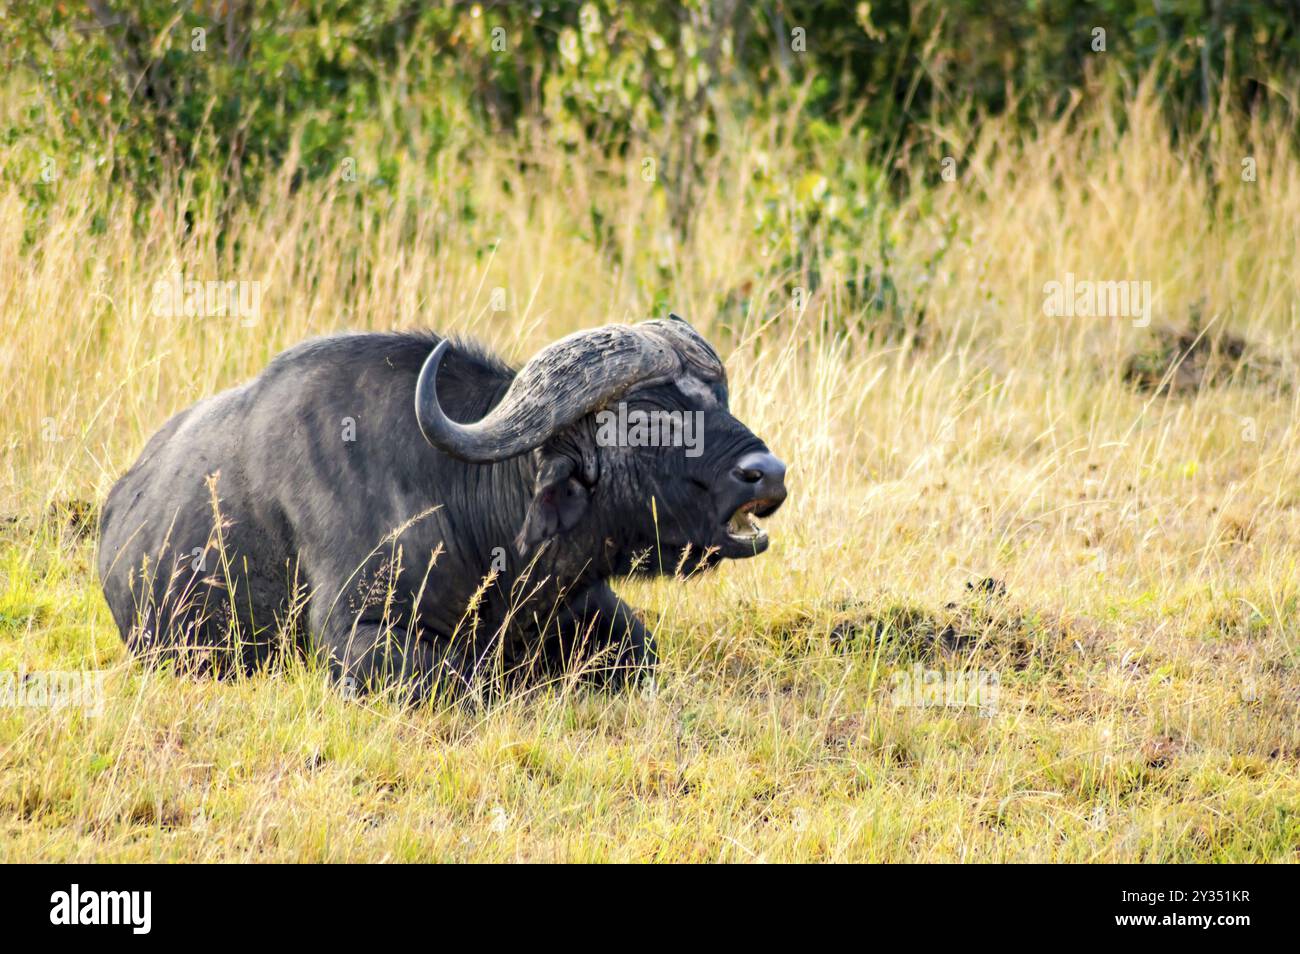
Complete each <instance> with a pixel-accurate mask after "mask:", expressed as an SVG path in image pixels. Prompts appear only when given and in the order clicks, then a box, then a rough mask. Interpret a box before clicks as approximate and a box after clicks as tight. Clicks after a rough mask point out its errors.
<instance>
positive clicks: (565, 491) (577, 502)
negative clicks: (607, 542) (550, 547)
mask: <svg viewBox="0 0 1300 954" xmlns="http://www.w3.org/2000/svg"><path fill="white" fill-rule="evenodd" d="M573 471H574V465H573V462H572V461H570V460H569V459H568V458H565V457H550V458H544V459H543V463H542V469H541V470H540V471H539V472H538V474H537V489H536V491H535V492H534V494H533V499H532V501H531V502H530V503H529V504H528V513H527V515H525V517H524V525H523V527H521V528H520V530H519V535H518V536H517V537H515V547H516V548H517V549H518V550H519V555H520V556H523V555H524V554H526V553H527V552H528V551H529V550H530V549H532V548H533V547H535V546H537V544H539V543H541V542H542V541H544V540H549V539H550V538H551V537H553V536H556V535H557V534H560V533H565V532H567V531H569V530H572V529H573V528H574V527H576V526H577V525H578V521H579V520H581V519H582V515H583V514H585V513H586V512H587V505H588V503H590V501H591V491H590V490H589V489H588V488H586V487H585V486H583V484H582V483H581V481H579V480H578V479H577V478H576V477H574V476H573Z"/></svg>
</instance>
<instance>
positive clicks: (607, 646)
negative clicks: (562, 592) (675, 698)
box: [547, 583, 659, 689]
mask: <svg viewBox="0 0 1300 954" xmlns="http://www.w3.org/2000/svg"><path fill="white" fill-rule="evenodd" d="M558 624H559V636H558V639H557V640H555V641H552V642H550V643H548V653H547V657H548V659H547V661H548V664H549V665H550V666H554V665H555V664H557V663H558V664H559V665H560V666H562V667H565V668H568V667H571V666H573V665H575V664H578V665H584V666H588V672H589V674H590V676H591V678H592V679H593V680H594V681H595V682H596V683H598V684H600V685H605V686H609V687H610V688H615V689H617V688H621V687H622V686H624V685H625V684H626V683H627V682H628V681H630V680H632V681H635V680H638V679H640V678H642V677H643V676H648V675H650V674H652V673H653V672H654V670H655V667H656V666H657V665H658V663H659V654H658V651H657V650H656V648H655V638H654V634H653V633H652V632H650V630H649V629H647V628H646V625H645V624H644V623H643V622H641V619H640V617H638V616H637V614H636V611H635V610H633V609H632V607H630V606H628V605H627V604H626V603H624V602H623V601H622V600H621V599H619V598H618V596H617V595H615V593H614V591H613V590H611V589H610V588H609V586H608V585H606V584H604V583H599V584H596V585H594V586H592V587H590V588H588V589H587V590H584V591H583V592H582V593H580V594H578V595H576V596H575V597H574V598H573V599H572V600H570V601H569V603H568V604H567V605H566V606H565V608H564V610H563V611H562V612H561V613H560V615H559V619H558Z"/></svg>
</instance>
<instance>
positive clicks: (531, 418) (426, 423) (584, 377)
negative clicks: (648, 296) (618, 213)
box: [415, 321, 721, 464]
mask: <svg viewBox="0 0 1300 954" xmlns="http://www.w3.org/2000/svg"><path fill="white" fill-rule="evenodd" d="M666 324H667V323H666V322H662V321H649V322H645V323H643V324H642V325H639V326H637V327H630V326H628V325H607V326H606V327H604V328H596V329H594V330H592V331H579V332H577V333H575V334H571V335H569V336H568V337H567V338H561V339H560V340H559V341H557V342H555V343H554V344H552V345H549V346H547V347H546V348H543V349H542V350H541V351H539V352H538V353H537V354H536V355H535V356H534V357H533V359H532V360H531V361H529V362H528V363H527V364H526V365H524V367H523V368H522V369H521V370H520V372H519V373H518V374H517V375H515V379H514V381H512V382H511V384H510V389H509V390H508V391H506V394H505V397H503V398H502V399H501V402H500V403H499V404H498V405H497V406H496V407H494V408H493V409H492V410H491V411H489V412H488V414H487V416H486V417H484V418H483V419H482V420H481V421H478V422H476V423H473V424H457V423H456V422H455V421H453V420H451V419H450V418H448V417H447V415H446V412H444V411H443V409H442V406H441V405H440V404H439V403H438V389H437V384H438V367H439V365H441V363H442V359H443V357H444V356H445V355H446V353H447V349H448V347H449V345H448V343H447V342H446V341H442V342H439V344H438V346H437V347H436V348H434V349H433V352H432V353H431V354H430V355H429V357H428V358H427V359H426V360H425V362H424V367H423V368H422V369H421V370H420V378H419V381H418V382H417V384H416V386H415V416H416V420H418V421H419V424H420V430H421V431H422V432H423V433H424V437H425V440H427V441H428V442H429V443H430V444H432V445H433V446H434V447H436V448H437V449H438V450H440V451H443V452H445V453H447V454H450V455H451V456H453V457H457V458H459V459H461V460H464V461H469V462H471V463H476V464H486V463H491V462H493V461H498V460H506V459H507V458H510V457H517V456H518V455H520V454H523V453H526V452H527V451H530V450H532V449H533V448H535V447H539V446H541V445H542V444H543V443H545V442H546V440H547V439H548V438H549V437H550V436H551V435H552V434H554V433H555V432H556V431H558V430H561V429H563V428H565V427H568V426H569V425H570V424H572V423H573V422H574V421H576V420H578V419H579V418H581V417H583V416H585V415H587V414H590V413H591V412H592V411H595V410H597V409H599V408H601V407H603V406H604V405H605V404H607V403H609V402H610V401H612V400H615V399H617V398H619V397H621V396H622V395H624V394H626V393H627V392H628V391H629V390H631V389H632V388H634V387H637V386H640V385H646V384H655V383H659V382H661V381H668V380H672V379H673V378H674V377H675V376H676V375H677V374H678V373H679V372H680V371H681V369H682V366H683V363H684V359H685V358H686V357H687V356H686V355H683V354H682V353H680V350H681V344H682V342H681V339H682V337H683V332H682V331H681V330H679V329H678V328H674V329H673V330H672V331H671V332H668V333H665V329H664V328H662V327H659V326H663V325H666ZM674 324H676V323H674ZM681 325H682V326H685V327H686V328H689V327H690V326H689V325H685V323H684V322H682V323H681ZM690 334H691V335H693V336H694V337H696V338H697V339H698V340H699V342H700V343H702V344H703V343H704V339H702V338H699V336H698V335H695V332H694V331H693V330H692V331H691V332H690ZM704 347H705V348H708V345H707V344H704ZM710 353H711V349H710ZM690 357H695V355H691V356H690ZM715 360H716V359H715ZM692 363H694V362H692ZM692 370H694V369H692ZM720 371H721V364H720V363H719V373H720Z"/></svg>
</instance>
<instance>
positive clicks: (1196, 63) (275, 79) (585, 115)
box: [0, 0, 1300, 225]
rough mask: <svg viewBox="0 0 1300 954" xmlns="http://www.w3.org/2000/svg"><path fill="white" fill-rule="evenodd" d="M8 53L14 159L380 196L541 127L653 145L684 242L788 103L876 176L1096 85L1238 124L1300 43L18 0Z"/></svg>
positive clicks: (687, 16) (1099, 23) (860, 10)
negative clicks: (362, 146)
mask: <svg viewBox="0 0 1300 954" xmlns="http://www.w3.org/2000/svg"><path fill="white" fill-rule="evenodd" d="M1207 10H1208V12H1207ZM1097 28H1101V29H1104V30H1105V31H1106V39H1105V50H1104V51H1100V50H1098V49H1097V40H1096V37H1095V35H1094V31H1095V30H1096V29H1097ZM0 51H2V54H0V56H2V58H3V61H4V62H5V63H7V64H9V65H11V66H17V67H19V68H21V69H22V70H23V72H24V74H25V75H26V76H28V77H31V78H34V79H36V80H38V81H39V89H40V91H41V93H42V94H43V95H39V96H35V97H32V98H30V99H28V100H26V101H25V103H24V106H23V108H22V109H20V110H19V111H18V114H19V115H18V116H17V117H15V119H16V121H15V122H14V124H12V125H10V126H9V128H8V129H6V130H5V131H4V134H5V136H6V137H7V138H8V139H10V140H13V139H14V138H16V137H18V136H20V135H22V136H27V137H29V138H28V140H27V141H28V142H29V143H30V144H31V145H32V146H33V147H34V149H36V150H37V151H40V150H44V151H45V152H46V153H47V154H50V155H56V154H57V155H60V156H63V157H65V159H66V161H67V162H68V163H69V164H78V163H81V162H92V163H95V164H99V165H104V164H110V165H111V167H112V169H113V171H114V174H115V177H116V178H117V179H119V180H126V181H130V182H133V183H136V184H139V185H143V186H145V187H149V186H152V185H154V184H156V183H157V182H158V181H159V177H160V176H161V175H164V174H173V173H176V172H178V171H180V170H187V171H188V172H189V173H190V174H192V175H194V176H195V177H196V178H197V181H198V183H199V185H200V188H201V189H202V188H210V187H213V186H218V187H220V190H221V191H222V192H223V193H229V192H235V193H238V192H239V191H241V190H243V189H245V188H256V187H257V186H258V185H259V184H260V183H262V182H263V181H264V180H265V178H266V176H267V175H268V173H269V172H270V171H272V170H274V169H277V168H281V167H283V166H285V165H286V164H288V165H289V166H290V167H291V168H290V172H291V174H292V175H293V176H294V177H295V181H296V180H297V179H299V178H301V177H303V176H307V177H320V176H323V175H328V174H332V173H337V172H341V171H346V170H347V168H348V167H347V165H346V160H347V159H348V158H349V157H351V156H354V155H355V152H354V148H355V145H356V144H357V143H359V142H366V143H370V144H371V145H372V146H373V147H374V148H375V149H376V151H377V153H380V154H382V155H383V156H385V157H387V158H386V160H385V161H386V162H388V163H389V164H390V167H388V168H387V169H386V170H382V169H380V170H376V172H375V173H374V174H375V175H376V176H377V177H378V178H381V179H384V180H390V179H391V172H392V169H391V162H392V161H393V158H392V157H394V156H397V155H401V156H405V157H408V158H411V159H414V160H415V161H419V162H426V163H428V162H431V161H432V160H433V159H434V157H436V155H437V154H438V152H439V151H440V150H442V149H444V148H446V147H447V146H448V145H449V144H450V143H451V142H452V141H453V140H454V134H455V130H456V128H457V127H458V126H459V125H462V124H464V123H467V122H477V123H481V124H483V125H485V126H486V127H488V128H496V129H507V128H511V127H513V126H515V125H516V124H518V123H519V122H520V121H521V120H522V119H524V118H527V117H538V118H540V119H542V120H543V122H544V125H545V128H546V130H547V132H548V135H550V136H552V137H554V139H555V140H556V141H559V142H563V143H568V144H570V145H575V144H576V143H578V142H582V141H588V140H592V139H594V140H596V141H598V142H601V143H604V144H605V145H606V147H607V148H609V149H613V150H618V149H624V148H626V146H627V143H628V142H629V141H630V140H635V139H656V137H657V139H656V141H658V142H659V143H660V144H661V152H660V155H659V156H658V157H657V158H658V160H659V162H661V163H662V165H663V168H662V169H661V170H660V171H661V172H662V173H663V174H664V175H665V176H666V177H667V179H668V181H669V183H670V184H671V185H672V188H670V189H669V195H668V198H669V200H670V201H671V202H672V203H673V205H674V209H673V211H674V217H675V219H676V220H677V221H678V223H679V225H680V224H683V222H684V219H685V218H686V217H687V215H688V213H689V210H690V208H691V207H692V196H693V187H692V180H693V174H694V172H695V171H696V170H697V169H698V167H699V165H700V163H701V162H702V161H703V158H704V156H705V155H706V154H708V152H709V151H710V150H712V149H715V148H716V147H717V143H718V138H717V137H718V134H719V131H720V129H722V128H723V127H724V126H725V125H726V124H727V123H728V122H731V121H733V120H736V119H743V117H744V116H746V115H750V114H754V113H759V114H764V113H766V112H769V111H771V110H774V109H782V108H788V107H789V106H790V105H791V104H792V103H796V104H797V105H798V108H799V109H800V110H801V111H802V112H803V114H804V115H805V117H806V118H807V119H808V120H809V121H810V122H820V123H829V124H832V125H835V124H847V125H849V126H852V127H855V128H861V129H863V130H865V131H867V132H868V133H869V134H870V135H871V143H872V148H873V149H874V150H875V151H877V152H878V153H879V154H881V155H884V156H887V157H888V156H890V155H892V154H893V153H895V152H896V151H898V150H907V149H911V148H913V147H914V146H915V145H916V143H917V141H918V140H919V139H921V138H923V137H924V130H925V128H926V122H927V120H928V119H929V118H931V117H932V116H933V115H934V113H935V111H937V110H939V109H941V108H942V109H947V110H951V109H952V108H953V107H954V106H958V105H961V106H965V107H974V108H977V109H981V110H986V111H991V112H999V111H1003V110H1007V109H1015V110H1017V111H1025V112H1026V115H1028V114H1034V115H1036V114H1037V110H1038V109H1039V107H1041V106H1042V105H1043V104H1044V103H1046V104H1049V105H1053V106H1055V108H1058V109H1064V108H1066V107H1067V105H1068V103H1069V100H1070V96H1071V91H1072V90H1077V89H1078V88H1080V87H1081V85H1083V84H1085V83H1086V82H1087V81H1088V79H1089V76H1090V74H1100V73H1105V74H1106V75H1108V76H1112V77H1115V78H1117V79H1119V80H1120V81H1125V80H1131V79H1132V78H1133V77H1135V76H1137V75H1139V74H1142V73H1144V72H1146V71H1148V70H1152V69H1154V70H1156V73H1157V75H1158V77H1159V81H1160V83H1161V84H1162V86H1163V87H1164V88H1165V91H1166V93H1167V103H1168V104H1169V106H1170V108H1171V109H1174V110H1176V111H1178V112H1180V113H1184V114H1185V113H1188V112H1190V111H1192V110H1194V109H1198V108H1204V107H1205V106H1207V105H1209V104H1211V103H1213V102H1214V101H1216V100H1217V99H1218V98H1219V97H1220V96H1226V97H1229V98H1231V99H1233V100H1234V101H1236V102H1238V103H1240V104H1241V105H1244V106H1246V107H1250V106H1253V105H1255V104H1256V102H1257V101H1259V100H1261V99H1265V98H1267V97H1268V96H1269V95H1270V91H1271V90H1277V89H1285V88H1286V87H1287V85H1288V84H1289V83H1290V82H1291V81H1292V80H1293V78H1294V76H1295V74H1296V68H1297V64H1298V63H1300V35H1297V30H1296V24H1295V22H1294V19H1293V17H1292V14H1291V12H1290V8H1289V3H1288V2H1287V0H1254V2H1250V3H1233V4H1223V3H1221V2H1218V0H1215V2H1213V3H1210V4H1208V5H1206V4H1203V3H1202V2H1201V0H1166V2H1163V3H1160V4H1158V5H1157V4H1155V3H1153V2H1151V0H1099V2H1096V3H1091V4H1078V3H1076V2H1074V0H1035V2H1031V3H1027V4H1024V5H1002V4H998V5H992V6H990V5H988V4H984V3H981V2H975V0H956V2H950V3H934V2H927V0H873V2H859V3H856V4H853V3H843V4H842V3H830V2H825V0H768V2H763V3H757V4H742V3H739V2H738V0H687V2H684V3H677V4H654V3H632V4H622V3H614V2H612V0H587V2H575V0H537V2H534V3H528V4H518V3H506V2H499V3H492V2H489V3H473V4H471V3H463V2H454V0H441V2H433V3H429V2H420V0H297V2H290V0H220V2H216V0H206V2H204V0H191V2H180V3H178V2H175V0H88V2H87V3H85V4H84V5H83V4H80V3H74V2H72V0H59V2H57V3H54V4H50V3H48V2H47V0H13V2H11V3H10V4H9V6H8V7H7V8H6V10H5V11H0ZM1012 89H1015V90H1019V91H1022V92H1021V94H1019V99H1016V98H1012V97H1009V95H1008V91H1009V90H1012ZM33 161H35V160H33ZM385 171H386V172H387V175H385Z"/></svg>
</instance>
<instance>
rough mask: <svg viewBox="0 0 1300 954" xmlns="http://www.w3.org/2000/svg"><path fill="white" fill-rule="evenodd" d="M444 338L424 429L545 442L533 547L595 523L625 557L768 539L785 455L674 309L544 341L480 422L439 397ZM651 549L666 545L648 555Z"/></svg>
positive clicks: (708, 550)
mask: <svg viewBox="0 0 1300 954" xmlns="http://www.w3.org/2000/svg"><path fill="white" fill-rule="evenodd" d="M447 348H448V345H447V343H446V342H443V343H441V344H439V345H438V346H437V347H436V348H435V349H434V350H433V352H432V353H431V354H430V355H429V358H428V360H427V361H426V362H425V365H424V367H423V369H422V370H421V372H420V377H419V382H418V385H417V387H416V394H415V409H416V417H417V420H418V421H419V425H420V429H421V430H422V431H423V433H424V436H425V438H426V439H427V440H428V442H429V443H430V444H431V445H433V446H434V447H435V448H437V449H438V450H440V451H442V452H444V453H446V454H449V455H451V456H453V457H456V458H458V459H460V460H463V461H467V462H471V463H478V464H490V463H495V462H498V461H504V460H509V459H511V458H516V457H519V456H520V455H523V454H529V453H531V454H533V455H534V458H535V463H536V467H535V468H534V469H533V473H535V479H534V487H533V488H532V489H533V496H532V500H531V502H530V504H529V506H528V511H527V515H526V516H525V518H524V523H523V526H522V528H521V529H520V531H519V536H518V539H517V541H516V543H517V545H518V547H519V550H520V552H521V553H526V552H527V551H528V550H529V549H531V548H533V547H535V546H537V545H539V544H541V543H543V542H544V541H547V540H550V539H552V538H555V537H560V536H563V535H565V534H567V533H571V532H576V531H577V530H579V529H585V531H587V532H588V533H594V534H595V535H597V536H599V537H601V538H603V539H604V540H605V541H606V547H607V548H611V549H612V550H613V551H615V552H612V553H609V554H608V556H610V557H611V559H612V560H613V561H614V562H615V563H621V564H626V565H624V566H622V569H629V568H631V566H632V565H633V564H636V565H639V566H640V567H641V568H644V569H648V570H650V571H657V570H669V571H671V570H674V569H676V568H679V567H681V566H682V565H683V562H684V561H685V560H686V559H688V558H689V559H692V560H693V562H692V564H691V568H697V567H707V566H712V565H714V564H716V563H717V562H718V561H720V560H722V559H724V558H732V559H736V558H741V557H747V556H753V555H755V554H757V553H761V552H763V551H764V550H765V549H767V545H768V538H767V534H766V533H765V532H764V531H763V530H762V529H761V528H760V527H759V526H758V525H757V524H756V523H755V521H754V517H766V516H768V515H770V514H771V513H773V512H774V511H775V510H776V509H777V508H778V507H779V506H780V505H781V503H782V501H784V500H785V496H786V490H785V465H784V464H782V463H781V461H780V460H778V459H777V458H776V457H775V456H774V455H773V454H772V453H771V452H770V451H769V450H768V449H767V447H766V446H765V445H764V444H763V442H762V441H761V440H759V439H758V438H757V437H756V436H754V434H753V433H752V432H751V431H750V430H749V428H747V427H746V426H745V425H744V424H742V423H741V422H740V421H738V420H736V418H735V417H733V416H732V415H731V413H730V411H729V410H728V392H727V378H726V371H725V369H724V368H723V366H722V362H721V361H720V360H719V358H718V355H717V353H716V352H715V351H714V350H713V348H712V347H710V345H709V343H708V342H707V341H705V340H704V339H703V338H702V337H701V336H700V335H699V334H698V333H697V332H696V331H695V330H694V329H693V328H692V327H691V326H690V325H689V324H687V323H686V322H685V321H683V320H682V319H680V318H678V317H676V316H672V317H671V318H669V319H667V320H655V321H647V322H643V323H641V324H638V325H635V326H629V325H609V326H606V327H603V328H597V329H594V330H591V331H582V332H578V333H576V334H572V335H569V336H568V337H566V338H563V339H561V340H560V341H557V342H555V343H554V344H552V345H550V346H549V347H547V348H544V349H543V350H542V351H540V352H538V354H537V355H535V356H534V357H533V359H532V360H531V361H529V362H528V363H527V364H526V365H525V366H524V367H523V368H522V369H521V370H520V371H519V373H518V375H516V376H515V378H514V380H513V382H512V383H511V385H510V387H509V390H508V391H507V392H506V394H505V395H504V397H503V398H502V399H501V400H500V402H499V403H498V404H497V405H496V406H495V407H494V408H493V409H492V410H491V411H490V412H489V413H488V414H487V415H486V416H485V417H484V418H483V419H482V420H479V421H477V422H474V423H457V422H455V421H452V420H451V419H450V418H448V417H447V415H446V413H445V412H444V411H443V409H442V407H441V405H440V404H439V401H438V396H437V379H438V368H439V365H440V363H441V361H442V359H443V356H444V355H445V353H446V350H447ZM647 552H650V553H651V554H658V556H657V557H654V556H652V558H651V559H649V560H645V559H639V560H638V558H637V555H640V557H642V558H643V557H644V556H645V554H646V553H647Z"/></svg>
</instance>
